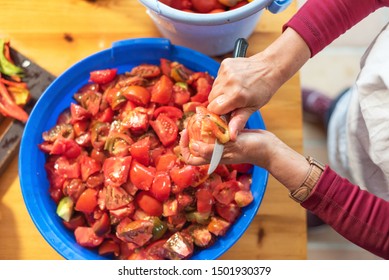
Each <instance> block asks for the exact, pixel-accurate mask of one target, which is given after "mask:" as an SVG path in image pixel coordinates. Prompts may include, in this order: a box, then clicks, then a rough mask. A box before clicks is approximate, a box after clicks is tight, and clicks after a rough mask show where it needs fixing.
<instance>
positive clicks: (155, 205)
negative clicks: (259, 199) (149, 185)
mask: <svg viewBox="0 0 389 280" xmlns="http://www.w3.org/2000/svg"><path fill="white" fill-rule="evenodd" d="M135 201H136V203H137V205H138V206H139V207H140V208H141V209H142V210H143V211H145V212H146V213H147V214H149V215H151V216H156V217H159V216H161V215H162V212H163V206H162V203H161V202H159V201H158V200H157V199H156V198H154V197H153V196H152V195H151V194H149V193H148V192H145V191H141V192H139V193H138V194H137V196H136V198H135Z"/></svg>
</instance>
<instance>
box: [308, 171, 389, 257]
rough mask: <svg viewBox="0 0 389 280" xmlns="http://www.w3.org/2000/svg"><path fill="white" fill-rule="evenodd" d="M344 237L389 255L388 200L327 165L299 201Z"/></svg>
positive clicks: (375, 251)
mask: <svg viewBox="0 0 389 280" xmlns="http://www.w3.org/2000/svg"><path fill="white" fill-rule="evenodd" d="M301 205H302V206H303V207H304V208H306V209H308V210H309V211H311V212H312V213H314V214H315V215H316V216H318V217H319V218H320V219H322V220H323V221H324V222H325V223H326V224H328V225H330V226H331V227H332V228H333V229H335V230H336V231H337V232H338V233H340V234H341V235H342V236H343V237H345V238H346V239H348V240H350V241H351V242H353V243H355V244H356V245H358V246H360V247H362V248H364V249H366V250H368V251H370V252H372V253H373V254H375V255H377V256H380V257H382V258H385V259H389V202H388V201H385V200H383V199H380V198H378V197H376V196H374V195H373V194H371V193H369V192H367V191H364V190H361V189H360V188H359V187H358V186H356V185H353V184H351V183H350V182H349V181H348V180H346V179H344V178H342V177H340V176H339V175H337V174H336V173H335V172H334V171H333V170H331V169H330V168H329V167H328V166H327V167H326V169H325V170H324V173H323V174H322V176H321V178H320V180H319V182H318V184H317V186H316V187H315V188H314V190H313V192H312V193H311V194H310V196H309V197H308V199H307V200H306V201H304V202H303V203H302V204H301Z"/></svg>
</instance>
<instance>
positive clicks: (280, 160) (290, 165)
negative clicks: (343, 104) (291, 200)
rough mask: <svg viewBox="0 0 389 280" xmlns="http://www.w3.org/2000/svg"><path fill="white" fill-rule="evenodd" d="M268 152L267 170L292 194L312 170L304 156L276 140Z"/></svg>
mask: <svg viewBox="0 0 389 280" xmlns="http://www.w3.org/2000/svg"><path fill="white" fill-rule="evenodd" d="M268 146H269V152H267V154H268V156H267V162H268V163H267V167H266V168H265V169H267V170H268V171H269V172H270V174H272V176H273V177H274V178H275V179H276V180H278V181H279V182H280V183H282V184H283V185H284V186H285V187H286V188H287V189H288V190H289V191H290V192H293V191H294V190H296V189H297V188H299V187H300V186H301V183H302V182H303V181H304V179H305V178H306V176H307V173H308V171H309V168H310V164H309V162H308V161H307V160H306V158H305V157H304V156H302V155H301V154H299V153H297V152H296V151H294V150H293V149H291V148H290V147H289V146H287V145H286V144H285V143H283V142H282V141H281V140H279V139H278V138H276V140H275V141H273V143H271V144H270V145H268Z"/></svg>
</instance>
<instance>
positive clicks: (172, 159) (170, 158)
mask: <svg viewBox="0 0 389 280" xmlns="http://www.w3.org/2000/svg"><path fill="white" fill-rule="evenodd" d="M177 159H178V158H177V156H176V155H175V154H173V153H166V154H163V155H161V156H159V158H158V159H157V164H156V168H157V171H169V170H170V169H172V168H173V166H174V165H175V163H176V161H177Z"/></svg>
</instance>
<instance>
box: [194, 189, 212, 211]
mask: <svg viewBox="0 0 389 280" xmlns="http://www.w3.org/2000/svg"><path fill="white" fill-rule="evenodd" d="M196 199H197V211H198V212H200V213H210V212H211V211H212V206H213V204H214V198H213V196H212V192H211V191H210V190H208V189H203V188H201V189H198V190H197V191H196Z"/></svg>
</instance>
